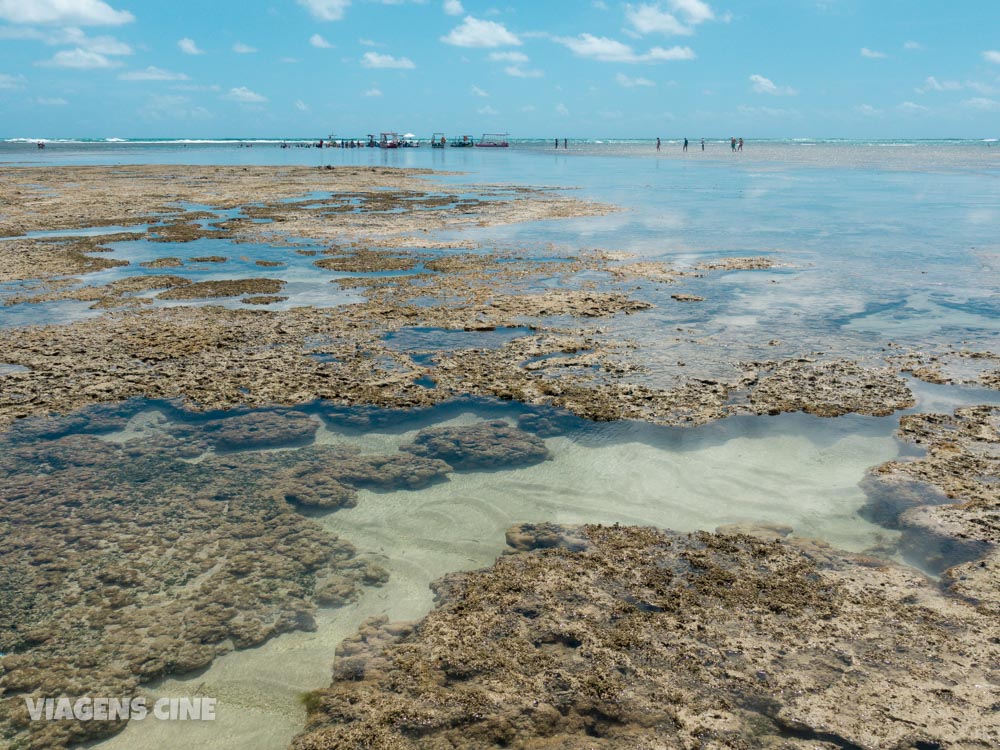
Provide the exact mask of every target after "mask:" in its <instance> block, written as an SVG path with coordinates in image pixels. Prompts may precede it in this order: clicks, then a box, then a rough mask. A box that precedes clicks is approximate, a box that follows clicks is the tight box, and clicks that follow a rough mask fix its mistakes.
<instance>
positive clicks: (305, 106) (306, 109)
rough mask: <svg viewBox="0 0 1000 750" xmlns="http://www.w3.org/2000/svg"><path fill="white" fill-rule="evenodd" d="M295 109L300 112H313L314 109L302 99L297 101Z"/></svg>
mask: <svg viewBox="0 0 1000 750" xmlns="http://www.w3.org/2000/svg"><path fill="white" fill-rule="evenodd" d="M295 109H297V110H298V111H299V112H312V108H311V107H310V106H309V105H308V104H306V103H305V102H304V101H302V100H301V99H296V100H295Z"/></svg>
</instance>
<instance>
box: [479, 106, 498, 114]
mask: <svg viewBox="0 0 1000 750" xmlns="http://www.w3.org/2000/svg"><path fill="white" fill-rule="evenodd" d="M476 114H480V115H489V116H494V115H498V114H500V113H499V112H498V111H497V110H495V109H494V108H493V107H491V106H490V105H489V104H487V105H486V106H485V107H480V108H479V109H477V110H476Z"/></svg>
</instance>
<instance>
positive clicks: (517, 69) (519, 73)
mask: <svg viewBox="0 0 1000 750" xmlns="http://www.w3.org/2000/svg"><path fill="white" fill-rule="evenodd" d="M503 72H504V73H506V74H507V75H509V76H513V77H514V78H541V77H542V75H544V74H543V73H542V71H540V70H536V69H534V68H530V69H528V70H525V69H524V68H522V67H521V66H520V65H508V66H507V67H506V68H504V69H503Z"/></svg>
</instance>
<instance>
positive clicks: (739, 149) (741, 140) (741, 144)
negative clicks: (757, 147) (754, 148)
mask: <svg viewBox="0 0 1000 750" xmlns="http://www.w3.org/2000/svg"><path fill="white" fill-rule="evenodd" d="M736 150H737V151H742V150H743V139H742V138H740V145H739V148H737V149H736Z"/></svg>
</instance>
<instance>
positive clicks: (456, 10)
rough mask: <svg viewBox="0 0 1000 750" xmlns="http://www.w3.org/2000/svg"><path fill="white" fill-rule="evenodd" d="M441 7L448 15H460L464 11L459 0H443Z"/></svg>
mask: <svg viewBox="0 0 1000 750" xmlns="http://www.w3.org/2000/svg"><path fill="white" fill-rule="evenodd" d="M442 7H443V8H444V12H445V13H447V14H448V15H449V16H460V15H462V14H463V13H465V8H463V7H462V3H461V2H459V0H444V3H443V4H442Z"/></svg>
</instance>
